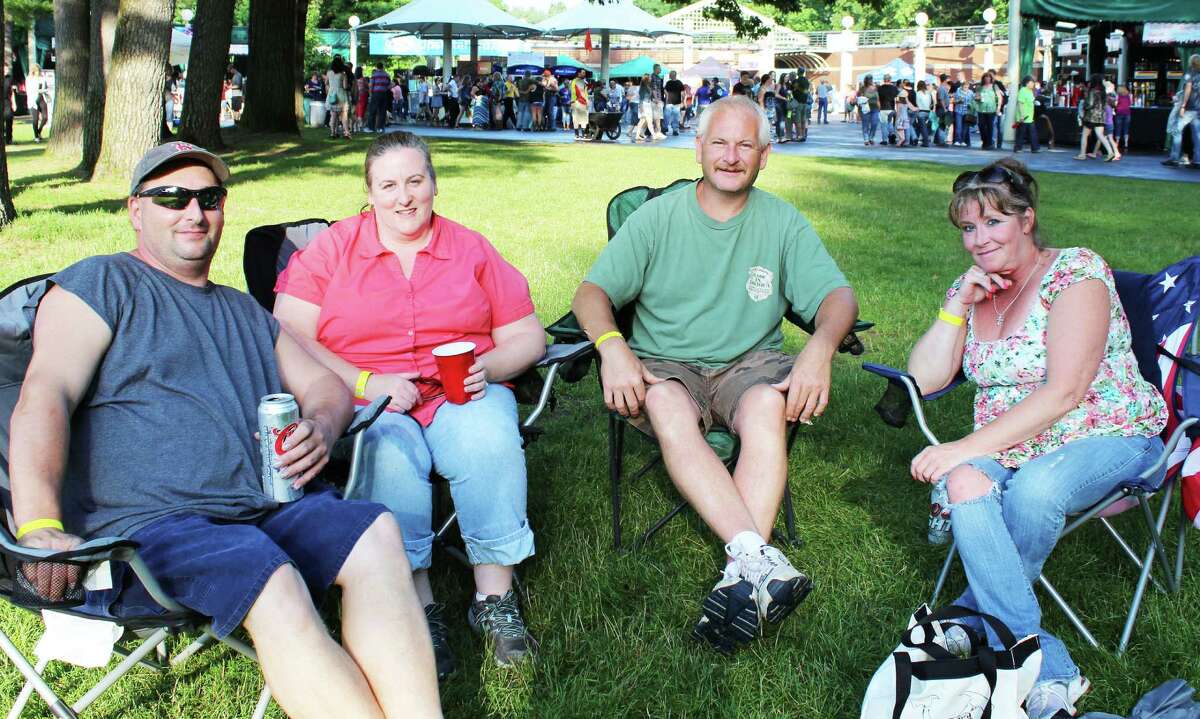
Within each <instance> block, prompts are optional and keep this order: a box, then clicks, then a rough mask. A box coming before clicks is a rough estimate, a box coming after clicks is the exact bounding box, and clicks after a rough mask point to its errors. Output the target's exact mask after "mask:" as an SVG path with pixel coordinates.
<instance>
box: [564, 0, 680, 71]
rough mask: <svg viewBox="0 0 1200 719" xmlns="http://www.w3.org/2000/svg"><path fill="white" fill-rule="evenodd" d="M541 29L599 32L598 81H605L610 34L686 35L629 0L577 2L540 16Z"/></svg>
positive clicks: (566, 32)
mask: <svg viewBox="0 0 1200 719" xmlns="http://www.w3.org/2000/svg"><path fill="white" fill-rule="evenodd" d="M541 25H542V30H543V31H544V32H545V34H547V35H553V36H555V37H574V36H577V35H583V34H585V33H588V32H593V33H599V35H600V81H601V82H603V83H605V84H607V83H608V70H609V54H610V52H611V42H612V36H613V35H636V36H638V37H650V38H654V37H660V36H662V35H687V34H688V33H685V32H683V31H682V30H679V29H676V28H674V27H672V26H670V25H668V24H667V23H665V22H663V21H662V20H660V19H658V18H656V17H654V16H653V15H651V14H650V13H648V12H646V11H645V10H642V9H641V8H639V7H637V6H636V5H634V4H633V2H632V0H615V1H613V2H605V3H603V4H601V3H598V2H586V1H585V2H581V3H579V4H578V5H576V6H575V7H573V8H570V9H569V10H566V11H564V12H561V13H559V14H558V15H555V16H554V17H551V18H547V19H546V20H543V21H542V23H541Z"/></svg>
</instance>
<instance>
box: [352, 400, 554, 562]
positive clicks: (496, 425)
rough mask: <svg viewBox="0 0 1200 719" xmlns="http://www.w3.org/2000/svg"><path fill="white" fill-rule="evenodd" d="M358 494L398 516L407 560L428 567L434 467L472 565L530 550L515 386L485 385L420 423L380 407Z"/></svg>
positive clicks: (368, 433)
mask: <svg viewBox="0 0 1200 719" xmlns="http://www.w3.org/2000/svg"><path fill="white" fill-rule="evenodd" d="M361 461H362V463H363V465H362V467H363V469H362V474H361V476H360V478H359V484H358V486H357V487H355V490H354V498H355V499H370V500H371V501H374V502H379V503H380V504H383V505H384V506H386V507H387V508H388V509H390V510H391V511H392V513H393V514H394V515H395V516H396V522H397V523H399V525H400V531H401V533H402V534H403V536H404V549H405V553H406V554H407V555H408V562H409V564H411V565H412V568H413V569H414V570H415V569H425V568H427V567H428V566H429V561H430V554H431V552H432V549H433V485H432V484H430V481H429V475H430V472H431V471H432V470H433V469H435V468H436V469H437V473H438V474H440V475H441V476H443V477H445V478H446V481H447V482H448V483H449V485H450V496H451V497H452V498H453V499H454V508H455V509H456V510H457V511H458V524H459V527H460V528H461V531H462V537H463V543H464V544H465V545H466V547H467V557H468V558H469V559H470V560H471V564H499V565H501V566H506V567H508V566H514V565H516V564H520V563H521V561H522V560H524V559H526V558H528V557H530V556H532V555H533V531H532V530H531V529H530V528H529V520H528V519H527V518H526V515H525V494H526V478H525V450H524V449H522V448H521V433H520V430H519V429H518V426H517V401H516V398H515V397H514V396H513V393H512V390H510V389H509V388H507V387H505V386H504V385H499V384H489V385H488V386H487V393H486V394H485V395H484V397H483V399H480V400H474V401H471V402H467V403H466V404H450V403H449V402H447V403H445V404H443V405H442V406H441V407H439V408H438V411H437V414H436V415H434V418H433V422H432V423H431V424H430V425H429V426H428V427H424V428H422V427H421V425H419V424H417V421H416V420H414V419H413V418H412V417H409V416H408V415H406V414H400V413H398V412H384V413H383V415H381V416H380V417H379V419H378V420H376V421H375V423H374V424H373V425H371V427H370V428H369V429H368V430H367V431H366V439H365V441H364V443H363V449H362V457H361Z"/></svg>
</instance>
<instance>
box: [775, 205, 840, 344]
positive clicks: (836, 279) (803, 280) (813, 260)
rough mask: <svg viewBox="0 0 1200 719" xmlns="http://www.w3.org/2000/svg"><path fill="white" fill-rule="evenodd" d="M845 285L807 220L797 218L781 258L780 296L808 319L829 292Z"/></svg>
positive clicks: (806, 320)
mask: <svg viewBox="0 0 1200 719" xmlns="http://www.w3.org/2000/svg"><path fill="white" fill-rule="evenodd" d="M849 286H850V283H849V282H847V281H846V277H845V275H843V274H842V271H841V270H840V269H838V266H837V263H836V262H834V261H833V258H832V257H830V256H829V252H828V251H827V250H826V249H825V245H824V244H822V243H821V238H820V237H818V236H817V231H816V230H815V229H813V226H812V225H811V224H809V222H808V220H805V219H803V218H800V219H798V220H797V221H796V223H795V224H794V225H793V229H792V230H791V231H790V232H789V233H788V241H787V244H786V245H785V247H784V258H783V296H784V297H785V298H787V301H788V303H790V304H791V306H792V311H794V312H795V313H796V314H798V315H800V317H801V318H803V319H804V321H805V322H812V321H813V320H814V318H815V317H816V316H817V310H819V309H821V302H822V301H824V299H825V297H826V296H827V295H828V294H829V293H830V292H832V291H834V290H836V289H837V288H839V287H849Z"/></svg>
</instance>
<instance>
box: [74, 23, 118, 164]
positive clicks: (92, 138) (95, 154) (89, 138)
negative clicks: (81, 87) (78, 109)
mask: <svg viewBox="0 0 1200 719" xmlns="http://www.w3.org/2000/svg"><path fill="white" fill-rule="evenodd" d="M90 4H91V9H92V12H91V15H92V17H91V33H90V38H89V42H88V45H89V47H90V48H91V50H90V52H89V53H88V65H89V67H88V95H87V104H86V105H85V106H84V111H83V138H82V145H83V149H82V155H81V159H80V162H79V167H78V168H76V172H77V173H78V174H80V175H81V176H83V177H84V178H85V179H91V176H92V171H93V170H95V169H96V160H97V159H98V158H99V157H100V142H101V138H102V136H103V128H104V90H105V87H106V85H107V83H106V81H105V78H107V76H108V65H109V61H110V60H112V46H113V37H114V35H115V34H116V30H117V0H90Z"/></svg>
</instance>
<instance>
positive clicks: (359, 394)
mask: <svg viewBox="0 0 1200 719" xmlns="http://www.w3.org/2000/svg"><path fill="white" fill-rule="evenodd" d="M372 374H374V372H370V371H368V370H363V371H362V372H359V373H358V381H357V382H355V383H354V398H355V399H366V398H367V380H369V379H371V375H372Z"/></svg>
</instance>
